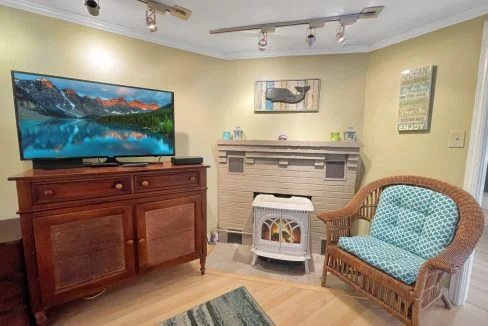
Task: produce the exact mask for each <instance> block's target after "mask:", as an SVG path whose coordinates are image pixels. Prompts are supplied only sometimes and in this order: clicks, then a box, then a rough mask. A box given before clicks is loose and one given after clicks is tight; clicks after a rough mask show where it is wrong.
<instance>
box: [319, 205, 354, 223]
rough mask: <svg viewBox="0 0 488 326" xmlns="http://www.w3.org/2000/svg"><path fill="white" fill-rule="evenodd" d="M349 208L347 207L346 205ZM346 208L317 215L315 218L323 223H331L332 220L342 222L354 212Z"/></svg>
mask: <svg viewBox="0 0 488 326" xmlns="http://www.w3.org/2000/svg"><path fill="white" fill-rule="evenodd" d="M348 206H349V205H348ZM348 206H346V207H344V208H341V209H339V210H335V211H328V212H320V213H317V217H318V218H319V219H320V220H321V221H322V222H324V223H326V224H327V222H332V221H334V220H342V219H344V218H346V217H351V216H353V215H354V214H355V213H356V212H353V211H351V210H350V209H348ZM327 226H328V225H327Z"/></svg>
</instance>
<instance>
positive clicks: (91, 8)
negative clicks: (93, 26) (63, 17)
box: [85, 0, 100, 16]
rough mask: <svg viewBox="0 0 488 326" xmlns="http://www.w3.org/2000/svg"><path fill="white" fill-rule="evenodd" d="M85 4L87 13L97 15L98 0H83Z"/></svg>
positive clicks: (98, 9) (98, 8)
mask: <svg viewBox="0 0 488 326" xmlns="http://www.w3.org/2000/svg"><path fill="white" fill-rule="evenodd" d="M85 6H86V9H87V10H88V13H90V15H92V16H98V15H99V13H100V0H98V2H97V1H95V0H85Z"/></svg>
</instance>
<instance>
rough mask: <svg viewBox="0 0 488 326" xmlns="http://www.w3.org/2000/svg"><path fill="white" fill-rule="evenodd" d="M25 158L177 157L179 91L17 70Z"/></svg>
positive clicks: (16, 92) (16, 96)
mask: <svg viewBox="0 0 488 326" xmlns="http://www.w3.org/2000/svg"><path fill="white" fill-rule="evenodd" d="M12 82H13V83H12V85H13V88H14V100H15V109H16V117H17V128H18V136H19V144H20V145H19V146H20V155H21V158H22V159H24V160H32V159H56V158H60V159H61V158H83V157H85V158H86V157H108V156H118V157H123V156H163V155H165V156H170V155H174V152H175V150H174V94H173V92H167V91H158V90H151V89H143V88H137V87H129V86H119V85H112V84H105V83H99V82H90V81H83V80H77V79H69V78H62V77H54V76H46V75H39V74H31V73H24V72H17V71H13V72H12Z"/></svg>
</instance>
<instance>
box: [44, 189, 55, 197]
mask: <svg viewBox="0 0 488 326" xmlns="http://www.w3.org/2000/svg"><path fill="white" fill-rule="evenodd" d="M52 195H54V190H52V189H46V190H44V196H52Z"/></svg>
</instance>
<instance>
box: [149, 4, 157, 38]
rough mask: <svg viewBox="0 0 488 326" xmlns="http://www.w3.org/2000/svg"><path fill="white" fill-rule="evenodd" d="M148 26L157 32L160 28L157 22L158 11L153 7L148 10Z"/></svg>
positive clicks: (150, 29)
mask: <svg viewBox="0 0 488 326" xmlns="http://www.w3.org/2000/svg"><path fill="white" fill-rule="evenodd" d="M146 26H147V28H148V29H149V31H151V32H156V31H157V30H158V25H157V24H156V11H154V10H152V9H151V8H147V10H146Z"/></svg>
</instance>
